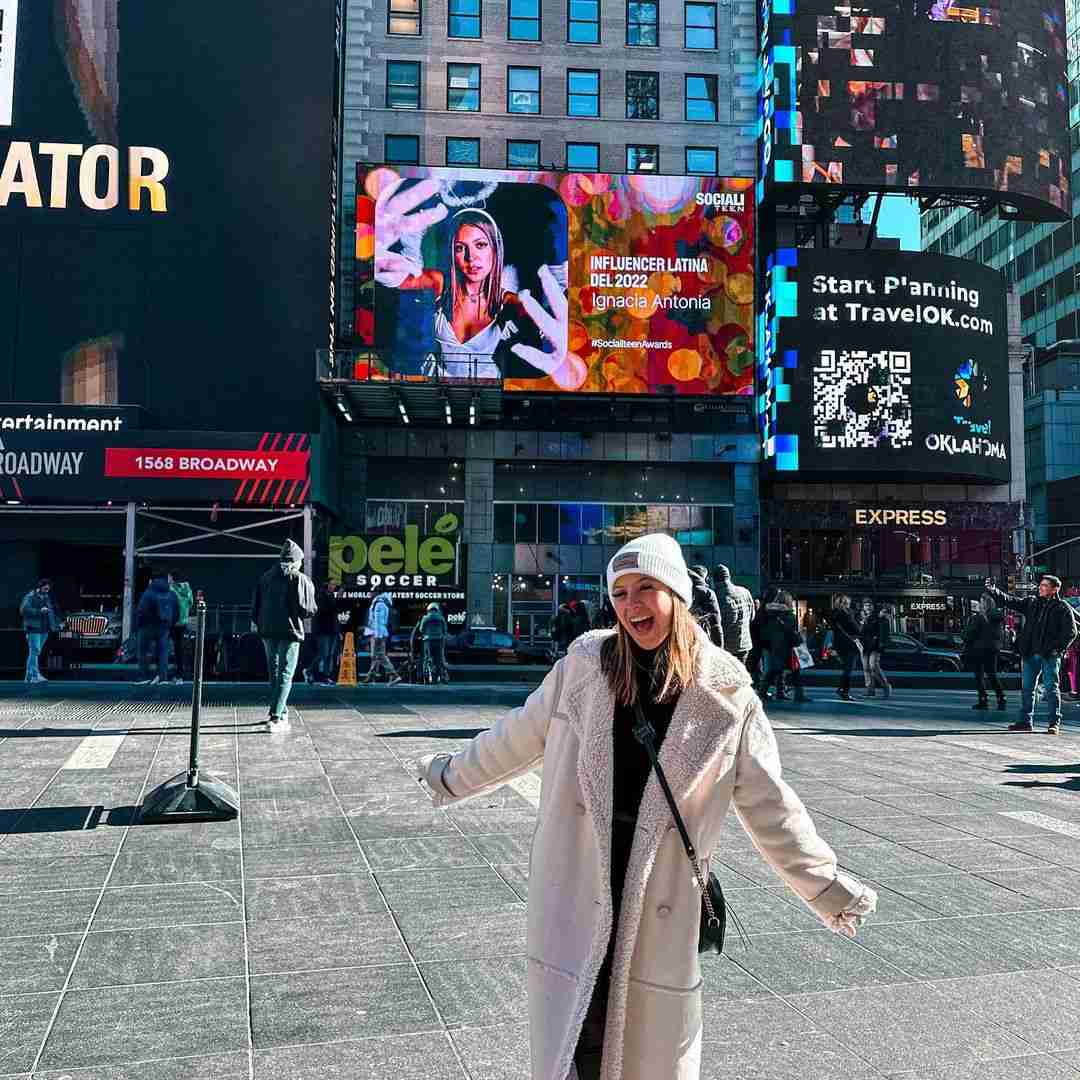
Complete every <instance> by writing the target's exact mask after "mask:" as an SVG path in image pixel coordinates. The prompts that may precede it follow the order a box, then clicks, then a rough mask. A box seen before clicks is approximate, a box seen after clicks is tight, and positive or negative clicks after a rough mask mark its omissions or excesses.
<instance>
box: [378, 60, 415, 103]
mask: <svg viewBox="0 0 1080 1080" xmlns="http://www.w3.org/2000/svg"><path fill="white" fill-rule="evenodd" d="M386 106H387V108H389V109H419V108H420V64H419V63H418V62H416V61H414V60H387V61H386Z"/></svg>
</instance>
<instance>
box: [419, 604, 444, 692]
mask: <svg viewBox="0 0 1080 1080" xmlns="http://www.w3.org/2000/svg"><path fill="white" fill-rule="evenodd" d="M420 638H421V640H422V642H423V648H424V663H425V665H426V666H428V667H430V669H431V672H432V676H433V678H434V679H435V681H436V682H441V683H448V682H449V681H450V672H449V671H448V670H447V667H446V618H445V616H444V615H443V613H442V609H441V608H440V607H439V605H438V604H428V606H427V611H426V612H425V613H424V617H423V618H422V619H421V620H420Z"/></svg>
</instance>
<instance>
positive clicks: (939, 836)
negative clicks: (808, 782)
mask: <svg viewBox="0 0 1080 1080" xmlns="http://www.w3.org/2000/svg"><path fill="white" fill-rule="evenodd" d="M819 824H820V823H819ZM849 827H850V826H849ZM818 831H819V832H820V831H821V830H820V828H819V830H818ZM863 831H864V832H865V833H868V834H870V839H871V840H876V841H877V842H878V843H880V842H881V841H882V840H891V841H892V842H893V843H896V844H906V843H910V842H912V841H926V840H953V841H958V840H966V839H970V835H969V834H968V833H965V832H963V831H962V830H960V829H956V828H953V827H952V826H951V825H943V824H942V823H941V822H940V821H932V820H931V819H930V818H926V817H922V816H921V815H919V814H911V815H910V816H908V817H895V818H875V819H874V820H873V821H867V822H864V823H863ZM826 839H829V838H828V836H826ZM830 843H832V841H831V840H830Z"/></svg>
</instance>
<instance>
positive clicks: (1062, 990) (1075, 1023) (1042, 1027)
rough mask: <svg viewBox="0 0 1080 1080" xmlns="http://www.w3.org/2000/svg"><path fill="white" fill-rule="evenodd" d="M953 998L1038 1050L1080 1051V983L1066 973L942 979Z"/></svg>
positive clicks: (940, 986) (939, 987)
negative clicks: (944, 980)
mask: <svg viewBox="0 0 1080 1080" xmlns="http://www.w3.org/2000/svg"><path fill="white" fill-rule="evenodd" d="M933 985H934V989H935V990H936V991H937V992H938V993H939V994H940V995H941V996H942V997H943V998H945V999H946V1000H947V1001H950V1002H952V1003H953V1004H954V1005H956V1006H958V1007H960V1008H963V1009H968V1010H969V1011H971V1012H973V1013H975V1015H976V1016H978V1017H980V1018H981V1019H983V1020H989V1021H990V1022H992V1023H995V1024H998V1025H1000V1026H1001V1027H1003V1028H1004V1029H1005V1030H1006V1031H1008V1032H1010V1033H1011V1034H1013V1035H1016V1036H1017V1037H1018V1038H1021V1039H1023V1040H1024V1042H1026V1043H1030V1044H1031V1045H1032V1046H1033V1047H1034V1048H1035V1049H1036V1050H1041V1051H1045V1052H1050V1051H1062V1050H1076V1051H1080V984H1078V983H1077V982H1076V980H1075V979H1072V978H1070V977H1069V976H1068V975H1066V974H1065V973H1064V972H1061V971H1029V972H1022V973H1016V974H1011V975H988V976H982V977H979V978H974V979H949V980H948V981H946V982H936V983H934V984H933Z"/></svg>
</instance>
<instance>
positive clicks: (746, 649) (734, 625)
mask: <svg viewBox="0 0 1080 1080" xmlns="http://www.w3.org/2000/svg"><path fill="white" fill-rule="evenodd" d="M713 580H714V582H715V585H714V588H715V589H716V600H717V603H719V605H720V625H721V627H722V628H723V631H724V648H725V649H727V651H728V652H729V653H731V655H732V656H737V657H738V658H739V660H741V661H742V663H744V664H745V663H746V660H747V657H749V655H750V650H751V649H752V648H753V647H754V642H753V638H752V637H751V635H750V624H751V623H752V622H753V621H754V598H753V596H752V595H751V594H750V590H749V589H746V588H744V587H743V586H742V585H736V584H735V583H734V582H733V581H732V580H731V571H730V570H729V569H728V568H727V567H726V566H724V565H723V564H721V565H719V566H717V568H716V574H715V576H714V578H713Z"/></svg>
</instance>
